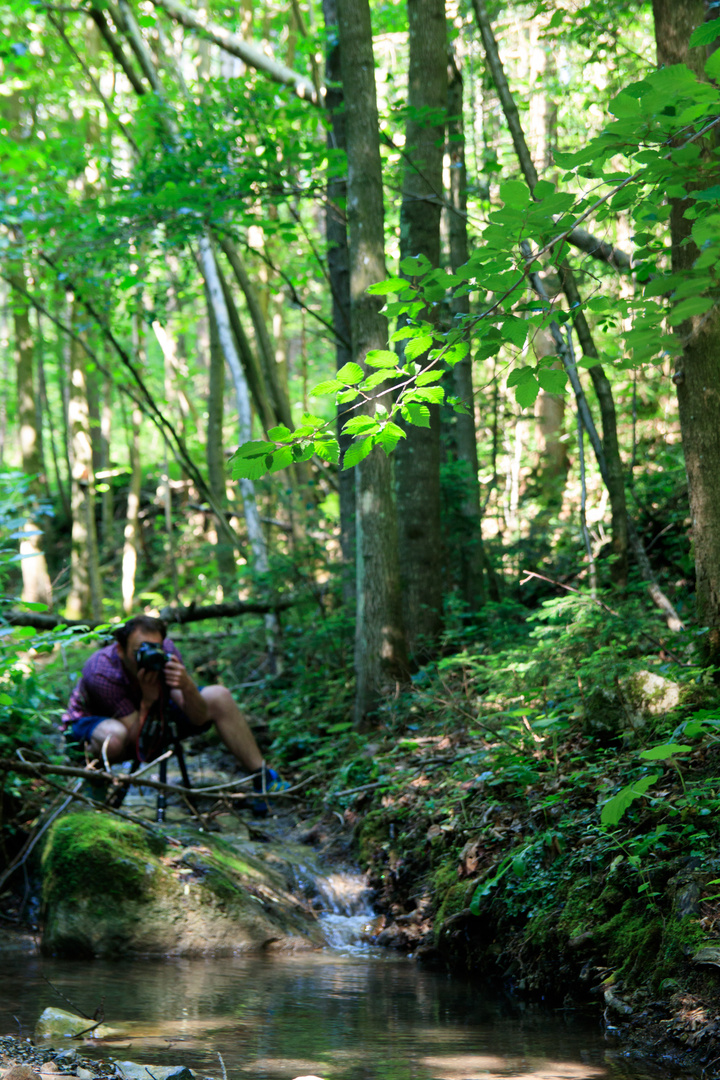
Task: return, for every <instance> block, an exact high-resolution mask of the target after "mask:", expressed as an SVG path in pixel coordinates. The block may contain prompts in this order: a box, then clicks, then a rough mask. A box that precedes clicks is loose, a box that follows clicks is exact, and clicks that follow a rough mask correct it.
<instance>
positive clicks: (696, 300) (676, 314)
mask: <svg viewBox="0 0 720 1080" xmlns="http://www.w3.org/2000/svg"><path fill="white" fill-rule="evenodd" d="M713 304H714V301H713V300H712V298H711V297H709V296H689V297H688V298H687V300H681V301H680V303H679V304H676V305H675V307H674V308H673V309H672V311H671V312H670V316H669V318H668V322H669V323H670V325H671V326H678V325H679V324H680V323H681V322H684V320H685V319H690V318H692V316H693V315H704V314H705V312H706V311H709V310H710V308H711V307H712V306H713Z"/></svg>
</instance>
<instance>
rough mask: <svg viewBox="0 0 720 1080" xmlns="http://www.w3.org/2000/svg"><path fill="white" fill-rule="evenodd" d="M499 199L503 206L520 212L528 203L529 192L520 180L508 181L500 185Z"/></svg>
mask: <svg viewBox="0 0 720 1080" xmlns="http://www.w3.org/2000/svg"><path fill="white" fill-rule="evenodd" d="M500 198H501V199H502V201H503V203H504V204H505V206H511V207H514V208H515V209H518V210H522V209H524V208H525V207H526V206H528V205H529V203H530V190H529V188H528V186H527V184H524V183H523V182H522V180H508V181H507V183H505V184H501V185H500Z"/></svg>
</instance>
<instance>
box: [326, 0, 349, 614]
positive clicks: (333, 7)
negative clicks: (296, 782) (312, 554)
mask: <svg viewBox="0 0 720 1080" xmlns="http://www.w3.org/2000/svg"><path fill="white" fill-rule="evenodd" d="M323 12H324V16H325V29H326V34H327V42H328V45H327V55H326V58H325V65H326V66H325V72H326V82H327V87H328V89H327V97H326V101H327V107H328V113H329V116H330V129H329V130H328V133H327V145H328V149H329V150H330V151H336V152H337V151H340V150H345V149H346V140H345V113H344V107H343V95H342V88H341V86H340V85H339V84H340V81H341V71H340V46H339V42H338V36H337V32H338V31H337V2H336V0H323ZM346 198H347V181H346V180H345V177H340V176H337V177H331V178H330V179H329V180H328V184H327V207H326V210H325V240H326V243H327V261H328V273H329V276H330V289H331V291H332V318H333V327H334V329H335V363H336V366H337V369H338V370H340V368H341V367H343V366H344V365H345V364H347V363H348V361H349V360H351V359H352V346H351V343H350V338H351V329H350V262H349V258H350V257H349V253H348V243H347V228H346V221H345V211H344V207H345V202H346ZM351 415H352V414H351V413H348V412H347V407H346V406H344V405H340V406H338V418H337V429H338V442H339V443H340V453H341V454H342V455H343V456H344V455H345V451H346V450H347V448H348V446H349V445H350V443H351V442H352V436H350V435H343V433H342V426H343V424H344V423H345V421H346V420H348V419H349V417H350V416H351ZM338 486H339V489H340V547H341V550H342V561H343V578H342V585H343V600H344V602H345V604H346V605H347V606H348V607H352V605H354V603H355V552H356V539H355V470H354V469H341V470H340V473H339V476H338Z"/></svg>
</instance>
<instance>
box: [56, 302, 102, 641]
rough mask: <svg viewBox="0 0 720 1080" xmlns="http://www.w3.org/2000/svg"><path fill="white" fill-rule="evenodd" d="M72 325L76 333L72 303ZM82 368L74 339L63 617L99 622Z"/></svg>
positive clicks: (82, 354) (99, 592)
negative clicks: (67, 557)
mask: <svg viewBox="0 0 720 1080" xmlns="http://www.w3.org/2000/svg"><path fill="white" fill-rule="evenodd" d="M71 325H72V326H73V329H75V330H77V312H76V307H75V304H74V303H73V304H72V316H71ZM85 367H86V356H85V352H84V350H83V349H82V347H81V346H80V344H79V343H78V342H77V341H76V340H75V339H71V340H70V401H69V408H68V426H69V429H70V435H71V451H72V474H71V475H72V488H71V492H72V494H71V509H72V551H71V556H70V592H69V594H68V598H67V605H66V609H65V614H66V616H67V617H68V618H69V619H86V618H92V619H94V620H99V619H101V618H102V588H101V584H100V564H99V559H98V545H97V531H96V528H95V478H94V476H93V471H92V443H91V440H90V417H89V411H88V402H87V384H86V371H85Z"/></svg>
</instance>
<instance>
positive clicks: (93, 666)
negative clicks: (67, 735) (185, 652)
mask: <svg viewBox="0 0 720 1080" xmlns="http://www.w3.org/2000/svg"><path fill="white" fill-rule="evenodd" d="M163 649H165V651H166V652H171V653H174V654H175V656H177V658H178V660H180V661H181V662H182V657H181V656H180V653H179V652H178V650H177V649H176V647H175V645H173V643H172V641H171V640H170V638H165V640H164V641H163ZM140 701H141V691H140V686H139V685H138V683H137V682H136V681H135V680H133V679H131V678H130V675H129V674H128V672H127V671H126V670H125V668H124V667H123V665H122V660H121V659H120V653H119V652H118V650H117V645H116V644H115V643H114V642H113V644H112V645H106V646H105V648H104V649H99V650H98V652H96V653H93V655H92V656H91V657H90V659H89V660H88V661H87V663H86V664H85V666H84V668H83V669H82V675H81V676H80V681H79V682H78V684H77V686H76V687H75V689H74V690H73V692H72V694H71V695H70V701H69V703H68V707H67V711H66V712H65V713H64V714H63V718H62V727H63V728H66V727H69V726H70V725H71V724H74V723H75V721H76V720H81V719H82V717H83V716H104V717H108V718H109V719H116V718H119V717H121V716H129V715H130V713H133V712H135V711H136V710H137V709H139V708H140Z"/></svg>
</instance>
